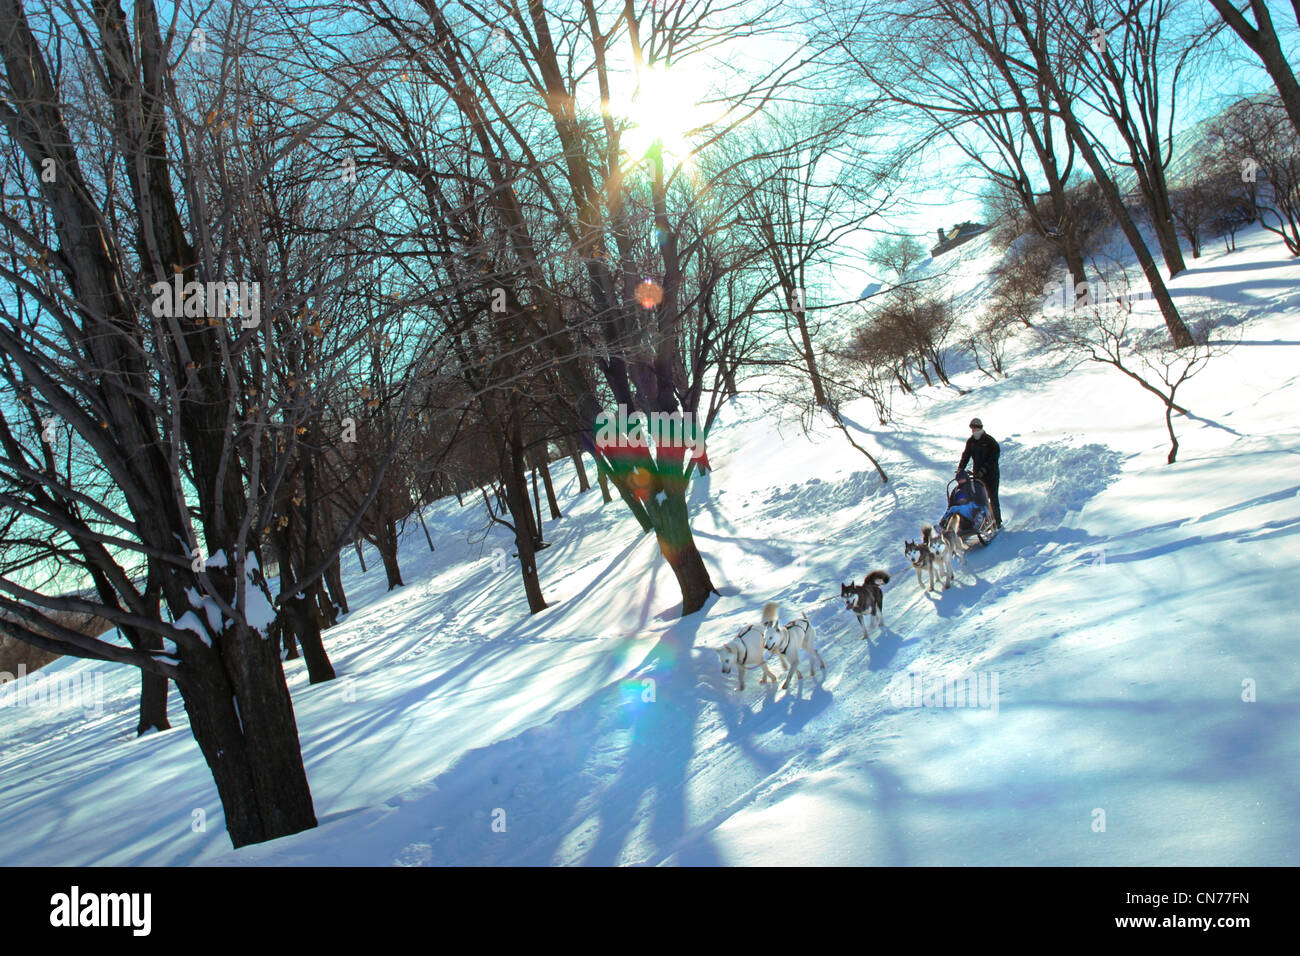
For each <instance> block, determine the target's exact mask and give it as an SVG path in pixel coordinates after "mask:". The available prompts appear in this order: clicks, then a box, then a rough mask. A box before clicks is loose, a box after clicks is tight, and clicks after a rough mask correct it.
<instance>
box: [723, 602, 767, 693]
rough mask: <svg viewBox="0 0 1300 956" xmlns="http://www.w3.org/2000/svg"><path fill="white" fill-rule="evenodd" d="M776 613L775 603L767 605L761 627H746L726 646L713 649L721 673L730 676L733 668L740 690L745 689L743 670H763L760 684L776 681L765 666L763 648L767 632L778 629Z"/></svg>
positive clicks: (755, 625)
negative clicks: (760, 668)
mask: <svg viewBox="0 0 1300 956" xmlns="http://www.w3.org/2000/svg"><path fill="white" fill-rule="evenodd" d="M776 611H777V605H776V602H771V603H769V604H768V605H767V606H766V607H764V608H763V623H762V625H758V624H749V625H746V626H745V627H743V628H741V630H740V633H739V634H737V635H736V636H735V637H733V638H732V639H731V640H729V641H728V642H727V643H726V644H724V645H722V646H721V647H718V648H714V650H716V651H717V652H718V658H719V660H720V661H721V663H722V673H724V674H730V673H731V669H732V668H733V667H734V668H735V669H736V675H737V676H738V677H739V679H740V687H739V689H740V690H744V689H745V670H746V669H747V668H750V667H762V668H763V676H762V677H761V678H760V679H759V681H758V682H759V683H760V684H766V683H767V682H768V680H769V679H771V680H772V681H775V680H776V675H775V674H773V673H772V671H771V670H770V669H769V668H768V666H767V661H766V659H765V658H766V650H765V648H764V644H766V643H767V640H766V639H767V633H768V631H769V630H770V629H772V628H778V629H779V625H778V624H777V623H776Z"/></svg>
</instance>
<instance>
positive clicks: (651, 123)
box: [618, 65, 717, 164]
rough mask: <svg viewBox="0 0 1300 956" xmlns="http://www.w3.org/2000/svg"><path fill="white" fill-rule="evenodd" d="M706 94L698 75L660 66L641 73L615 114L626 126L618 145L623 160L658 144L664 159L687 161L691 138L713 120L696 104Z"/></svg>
mask: <svg viewBox="0 0 1300 956" xmlns="http://www.w3.org/2000/svg"><path fill="white" fill-rule="evenodd" d="M708 95H709V88H708V82H707V81H706V80H705V78H704V77H703V76H702V75H700V74H698V73H692V72H691V71H690V70H687V69H684V68H682V67H673V68H671V69H668V68H665V67H663V66H662V65H655V66H651V67H648V68H647V69H645V70H643V71H642V72H641V82H640V84H639V86H638V87H637V89H636V91H635V93H634V94H633V95H632V96H631V97H630V99H629V100H628V101H627V102H626V103H625V104H624V108H623V109H622V110H620V111H618V112H620V113H621V115H622V117H623V118H624V119H626V120H628V122H629V123H630V125H629V126H628V128H627V129H626V130H625V131H624V132H623V138H622V143H621V146H622V150H623V152H624V153H625V154H626V156H627V158H628V159H629V160H630V161H632V162H636V161H638V160H640V159H642V158H643V157H644V156H645V155H646V153H647V152H649V151H650V149H651V148H652V147H653V146H654V145H655V143H662V144H663V152H664V157H665V160H669V159H671V160H672V161H673V162H675V163H678V164H684V163H688V162H690V160H691V157H692V155H693V153H694V151H695V147H694V145H693V144H692V139H697V138H698V136H699V133H700V132H701V131H702V130H703V129H706V128H707V127H708V126H709V124H710V122H712V121H713V120H716V119H717V117H716V116H711V115H710V111H709V109H708V108H707V107H706V106H703V105H701V103H700V100H701V99H702V98H705V97H707V96H708Z"/></svg>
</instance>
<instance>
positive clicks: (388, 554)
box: [375, 521, 404, 591]
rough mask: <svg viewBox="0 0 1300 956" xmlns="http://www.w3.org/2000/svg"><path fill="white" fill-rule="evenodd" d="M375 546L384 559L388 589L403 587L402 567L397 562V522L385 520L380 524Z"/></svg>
mask: <svg viewBox="0 0 1300 956" xmlns="http://www.w3.org/2000/svg"><path fill="white" fill-rule="evenodd" d="M375 547H377V548H378V549H379V556H380V557H381V558H383V561H384V574H386V575H387V576H388V590H390V591H391V590H393V588H400V587H403V586H404V585H403V582H402V569H401V567H400V566H399V565H398V563H397V522H395V521H385V522H383V524H381V525H380V528H379V534H378V535H377V539H376V542H375Z"/></svg>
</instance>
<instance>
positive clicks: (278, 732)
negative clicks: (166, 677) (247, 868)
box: [176, 624, 316, 849]
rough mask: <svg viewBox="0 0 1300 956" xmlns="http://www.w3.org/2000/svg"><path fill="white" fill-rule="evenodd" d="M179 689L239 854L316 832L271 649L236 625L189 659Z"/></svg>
mask: <svg viewBox="0 0 1300 956" xmlns="http://www.w3.org/2000/svg"><path fill="white" fill-rule="evenodd" d="M181 673H182V675H183V676H181V677H178V678H177V681H176V684H177V689H178V690H179V691H180V694H181V699H182V700H183V701H184V702H185V710H186V713H187V714H188V715H189V718H190V728H191V730H192V731H193V733H194V739H195V740H196V741H198V744H199V749H200V750H201V751H202V753H203V757H204V759H205V760H206V761H207V764H208V767H209V769H210V770H211V771H212V777H213V780H214V781H215V782H216V785H217V793H218V795H219V796H220V798H221V806H222V809H223V811H224V813H225V818H226V829H227V830H228V832H229V833H230V842H231V843H232V844H233V845H234V847H235V848H236V849H238V848H239V847H242V846H247V845H249V844H252V843H261V842H263V841H266V840H273V839H276V838H277V837H282V836H288V835H289V834H291V833H298V832H300V831H302V830H307V829H310V828H312V827H314V826H316V814H315V812H314V810H313V808H312V800H311V789H310V787H309V786H308V784H307V774H306V771H305V770H304V769H303V764H302V752H301V750H300V744H299V740H298V728H297V725H296V724H295V722H294V715H293V704H292V702H291V701H290V700H289V690H288V687H287V686H286V685H285V681H284V674H283V673H282V672H281V669H280V661H279V658H278V655H277V654H276V649H275V646H274V645H273V644H272V642H271V641H268V640H266V639H264V638H263V637H262V635H261V634H259V633H257V632H256V631H254V630H252V629H250V628H247V627H245V626H243V625H238V624H237V625H234V626H232V627H231V628H230V629H228V630H227V631H225V632H224V633H223V634H222V635H221V636H220V637H219V639H218V642H217V648H216V649H204V650H203V652H202V653H201V654H200V655H197V656H196V655H193V654H191V655H187V659H186V660H185V661H184V667H183V668H182V671H181Z"/></svg>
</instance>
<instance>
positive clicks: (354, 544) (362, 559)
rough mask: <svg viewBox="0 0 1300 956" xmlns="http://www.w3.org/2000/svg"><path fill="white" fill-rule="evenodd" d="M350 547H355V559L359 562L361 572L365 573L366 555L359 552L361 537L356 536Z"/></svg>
mask: <svg viewBox="0 0 1300 956" xmlns="http://www.w3.org/2000/svg"><path fill="white" fill-rule="evenodd" d="M352 547H354V548H356V549H357V560H358V561H360V562H361V573H362V574H365V573H366V556H365V555H364V554H362V553H361V539H360V538H358V539H357V540H356V541H353V542H352Z"/></svg>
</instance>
